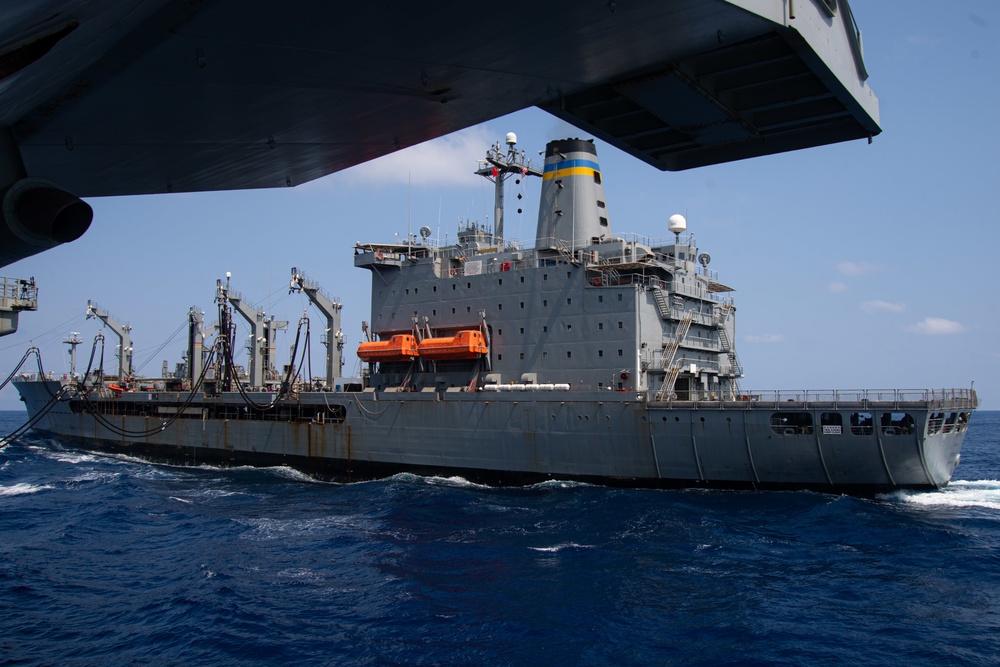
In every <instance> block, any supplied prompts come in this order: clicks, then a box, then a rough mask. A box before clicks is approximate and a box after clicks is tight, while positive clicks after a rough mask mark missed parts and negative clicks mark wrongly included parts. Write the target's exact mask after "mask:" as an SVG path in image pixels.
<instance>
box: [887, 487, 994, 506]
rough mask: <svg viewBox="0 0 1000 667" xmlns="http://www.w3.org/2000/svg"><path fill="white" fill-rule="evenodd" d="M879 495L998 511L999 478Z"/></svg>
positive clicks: (890, 498) (929, 503)
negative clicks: (933, 489) (931, 489)
mask: <svg viewBox="0 0 1000 667" xmlns="http://www.w3.org/2000/svg"><path fill="white" fill-rule="evenodd" d="M880 497H881V498H886V499H889V500H895V501H899V502H903V503H908V504H912V505H920V506H923V507H984V508H986V509H991V510H998V511H1000V480H996V479H979V480H956V481H953V482H952V483H951V484H949V485H948V486H946V487H944V488H943V489H937V490H936V491H895V492H893V493H888V494H884V495H882V496H880Z"/></svg>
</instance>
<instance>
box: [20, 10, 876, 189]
mask: <svg viewBox="0 0 1000 667" xmlns="http://www.w3.org/2000/svg"><path fill="white" fill-rule="evenodd" d="M0 26H2V27H0V131H3V132H6V133H10V135H11V136H12V137H13V139H14V141H13V142H7V141H5V142H0V144H2V145H3V146H11V145H12V144H13V145H14V146H16V149H15V150H14V151H10V150H9V149H8V150H6V151H5V152H4V153H3V154H2V155H0V176H2V177H3V178H4V181H5V182H4V183H2V184H0V186H2V187H7V186H8V185H10V184H11V183H13V182H15V181H16V180H18V178H24V177H32V178H42V179H46V180H47V181H50V182H52V183H55V184H57V185H58V186H59V187H60V188H64V189H65V190H67V191H70V192H72V193H74V194H76V195H79V196H101V195H124V194H142V193H159V192H182V191H205V190H225V189H240V188H262V187H285V186H289V185H297V184H299V183H303V182H306V181H309V180H312V179H315V178H318V177H320V176H323V175H325V174H329V173H331V172H335V171H338V170H341V169H345V168H347V167H350V166H352V165H355V164H358V163H361V162H364V161H366V160H370V159H372V158H375V157H378V156H380V155H383V154H386V153H390V152H393V151H396V150H398V149H400V148H403V147H406V146H410V145H414V144H417V143H420V142H423V141H426V140H428V139H433V138H435V137H438V136H441V135H444V134H447V133H449V132H453V131H456V130H459V129H462V128H465V127H468V126H471V125H474V124H477V123H481V122H484V121H487V120H489V119H492V118H495V117H497V116H500V115H503V114H506V113H510V112H513V111H516V110H518V109H522V108H525V107H529V106H533V105H535V106H539V107H541V108H543V109H545V110H547V111H550V112H552V113H554V114H556V115H557V116H559V117H560V118H563V119H565V120H566V121H568V122H570V123H573V124H574V125H576V126H578V127H580V128H581V130H582V131H583V132H586V133H590V134H592V135H594V136H596V137H598V138H600V139H603V140H605V141H608V142H609V143H611V144H613V145H615V146H618V147H619V148H621V149H623V150H626V151H628V152H629V153H631V154H633V155H635V156H637V157H639V158H641V159H642V160H645V161H646V162H648V163H650V164H652V165H654V166H656V167H658V168H660V169H670V170H677V169H688V168H691V167H697V166H701V165H708V164H714V163H719V162H725V161H730V160H737V159H743V158H748V157H753V156H757V155H765V154H770V153H776V152H781V151H787V150H793V149H799V148H805V147H808V146H816V145H821V144H828V143H832V142H837V141H844V140H850V139H857V138H865V137H870V136H872V135H874V134H877V133H878V132H879V131H880V128H879V124H878V123H879V120H878V102H877V99H876V98H875V96H874V94H873V92H872V91H871V90H870V89H869V87H868V85H867V83H866V80H867V72H866V70H865V67H864V60H863V54H862V51H861V39H860V32H859V30H858V27H857V25H856V23H855V21H854V18H853V16H852V14H851V10H850V6H849V5H848V3H847V2H846V0H627V1H626V0H621V1H616V0H610V1H605V0H595V1H592V2H585V3H584V2H579V0H552V1H550V2H543V3H538V2H526V1H523V2H522V1H513V2H509V3H507V4H505V5H503V6H502V7H499V8H498V6H496V5H491V4H489V3H468V2H437V3H414V2H401V1H396V0H390V1H388V2H382V3H348V4H344V3H333V2H325V1H318V0H291V1H290V2H286V3H282V4H280V5H275V4H274V3H272V2H268V1H265V0H203V1H201V2H190V1H189V0H100V1H96V2H87V3H74V2H68V1H61V0H24V1H23V2H20V3H8V4H7V5H5V6H4V7H3V8H0Z"/></svg>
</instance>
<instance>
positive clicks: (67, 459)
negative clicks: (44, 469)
mask: <svg viewBox="0 0 1000 667" xmlns="http://www.w3.org/2000/svg"><path fill="white" fill-rule="evenodd" d="M43 451H44V452H45V456H46V457H47V458H50V459H52V460H54V461H59V462H61V463H72V464H74V465H75V464H77V463H93V462H95V461H99V460H101V459H99V458H98V457H96V456H93V455H92V454H81V453H79V452H68V451H65V450H58V449H46V450H43Z"/></svg>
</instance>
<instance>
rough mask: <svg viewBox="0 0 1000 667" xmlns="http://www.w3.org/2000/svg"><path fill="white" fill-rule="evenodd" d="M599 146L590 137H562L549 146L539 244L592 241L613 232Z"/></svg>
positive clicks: (539, 220)
mask: <svg viewBox="0 0 1000 667" xmlns="http://www.w3.org/2000/svg"><path fill="white" fill-rule="evenodd" d="M610 235H611V223H610V222H609V218H608V208H607V204H606V202H605V199H604V185H602V184H601V167H600V165H598V163H597V148H596V147H595V146H594V142H593V141H592V140H590V139H561V140H558V141H550V142H549V143H548V145H547V146H546V147H545V173H544V175H543V176H542V193H541V201H540V203H539V205H538V230H537V237H538V238H537V239H536V246H537V247H560V246H561V245H569V246H570V247H572V248H578V247H581V246H586V245H590V244H591V243H592V242H593V239H594V237H601V236H610Z"/></svg>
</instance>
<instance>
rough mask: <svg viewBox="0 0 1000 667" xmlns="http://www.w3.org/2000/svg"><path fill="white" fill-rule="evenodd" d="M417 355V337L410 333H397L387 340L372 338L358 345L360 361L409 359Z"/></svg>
mask: <svg viewBox="0 0 1000 667" xmlns="http://www.w3.org/2000/svg"><path fill="white" fill-rule="evenodd" d="M417 356H418V353H417V338H416V336H413V335H412V334H398V335H395V336H392V337H391V338H390V339H389V340H373V341H369V342H366V343H361V345H360V346H358V359H360V360H361V361H367V362H372V361H411V360H413V359H415V358H416V357H417Z"/></svg>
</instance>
